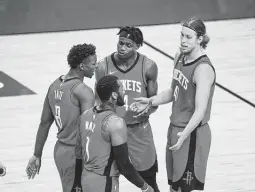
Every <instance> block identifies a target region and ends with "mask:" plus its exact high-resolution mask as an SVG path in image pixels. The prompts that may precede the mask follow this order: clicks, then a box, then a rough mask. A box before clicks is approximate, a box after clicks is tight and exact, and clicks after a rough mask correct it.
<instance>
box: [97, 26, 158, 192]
mask: <svg viewBox="0 0 255 192" xmlns="http://www.w3.org/2000/svg"><path fill="white" fill-rule="evenodd" d="M118 35H119V41H118V44H117V52H114V53H112V54H110V55H109V56H107V57H105V58H104V59H102V60H101V61H100V62H99V64H98V69H97V70H96V80H97V81H98V80H99V79H100V78H101V77H103V76H105V75H111V74H112V75H115V76H117V77H118V78H119V79H120V81H121V83H122V84H123V88H124V90H125V95H124V101H125V104H124V106H119V107H117V109H116V110H117V115H119V116H120V117H122V118H123V119H124V120H125V122H126V123H127V127H128V140H127V143H128V150H129V156H130V159H131V162H132V163H133V165H134V167H135V168H136V170H138V171H139V174H140V175H141V176H142V178H143V179H144V180H145V181H146V182H147V183H148V184H149V185H150V186H152V188H153V189H154V190H155V191H156V192H159V189H158V185H157V181H156V174H157V172H158V164H157V154H156V149H155V143H154V139H153V134H152V128H151V126H150V122H149V115H150V114H151V113H153V112H155V111H156V108H157V107H153V108H150V111H148V113H147V114H144V115H143V116H140V117H138V118H136V117H135V116H136V115H137V113H136V112H133V111H131V110H130V104H131V103H133V102H134V100H133V98H135V97H152V96H154V95H156V94H157V91H158V84H157V76H158V68H157V65H156V63H155V62H154V61H153V60H151V59H149V58H148V57H147V56H145V55H143V54H141V53H139V52H138V49H139V48H140V47H141V46H142V45H143V33H142V31H141V30H140V29H139V28H137V27H129V26H127V27H123V28H121V29H120V30H119V33H118Z"/></svg>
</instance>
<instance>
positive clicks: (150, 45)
mask: <svg viewBox="0 0 255 192" xmlns="http://www.w3.org/2000/svg"><path fill="white" fill-rule="evenodd" d="M143 43H144V44H146V45H147V46H149V47H150V48H152V49H154V50H155V51H157V52H159V53H161V54H162V55H164V56H166V57H168V58H169V59H171V60H174V57H172V56H171V55H169V54H167V53H166V52H164V51H162V50H160V49H159V48H157V47H156V46H154V45H152V44H151V43H149V42H148V41H145V40H144V41H143ZM215 84H216V86H218V87H219V88H221V89H223V90H224V91H226V92H228V93H229V94H231V95H233V96H235V97H237V98H238V99H240V100H241V101H243V102H245V103H247V104H248V105H250V106H252V107H253V108H255V104H254V103H252V102H251V101H249V100H248V99H245V98H244V97H242V96H241V95H238V94H237V93H235V92H233V91H231V90H230V89H228V88H227V87H225V86H223V85H221V84H219V83H217V82H216V83H215Z"/></svg>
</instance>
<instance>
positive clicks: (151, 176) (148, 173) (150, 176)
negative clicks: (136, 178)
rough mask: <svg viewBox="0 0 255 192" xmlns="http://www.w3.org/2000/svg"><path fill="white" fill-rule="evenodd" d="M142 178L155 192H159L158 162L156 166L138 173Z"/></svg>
mask: <svg viewBox="0 0 255 192" xmlns="http://www.w3.org/2000/svg"><path fill="white" fill-rule="evenodd" d="M138 172H139V174H140V176H141V177H142V178H143V179H144V180H145V182H146V183H148V184H149V185H150V186H151V187H152V188H153V189H154V191H155V192H159V191H160V190H159V188H158V184H157V172H158V162H157V160H156V161H155V163H154V165H153V166H152V167H151V168H149V169H148V170H145V171H138Z"/></svg>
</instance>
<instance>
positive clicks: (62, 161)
mask: <svg viewBox="0 0 255 192" xmlns="http://www.w3.org/2000/svg"><path fill="white" fill-rule="evenodd" d="M54 160H55V164H56V166H57V169H58V172H59V175H60V180H61V183H62V189H63V192H70V191H71V189H72V187H73V186H74V178H75V164H76V158H75V153H74V147H73V146H68V145H65V144H62V143H60V142H59V141H57V143H56V145H55V148H54Z"/></svg>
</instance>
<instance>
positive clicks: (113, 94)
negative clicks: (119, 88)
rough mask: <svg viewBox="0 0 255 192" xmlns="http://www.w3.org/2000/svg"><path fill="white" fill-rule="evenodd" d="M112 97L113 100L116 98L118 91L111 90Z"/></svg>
mask: <svg viewBox="0 0 255 192" xmlns="http://www.w3.org/2000/svg"><path fill="white" fill-rule="evenodd" d="M112 98H113V99H114V100H117V99H118V93H116V92H112Z"/></svg>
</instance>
